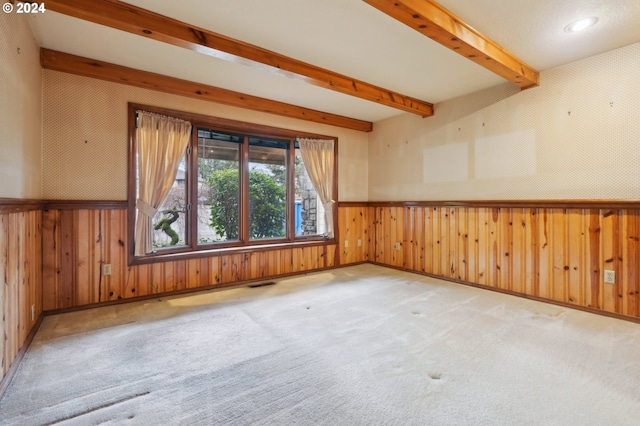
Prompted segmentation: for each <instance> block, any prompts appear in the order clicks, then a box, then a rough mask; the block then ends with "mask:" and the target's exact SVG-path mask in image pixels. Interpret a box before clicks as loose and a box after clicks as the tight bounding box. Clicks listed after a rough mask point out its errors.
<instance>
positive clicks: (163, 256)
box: [129, 238, 337, 266]
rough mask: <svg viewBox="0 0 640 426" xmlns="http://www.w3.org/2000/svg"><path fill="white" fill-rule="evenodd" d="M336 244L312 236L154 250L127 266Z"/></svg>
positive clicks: (130, 261) (138, 257) (136, 258)
mask: <svg viewBox="0 0 640 426" xmlns="http://www.w3.org/2000/svg"><path fill="white" fill-rule="evenodd" d="M333 244H337V240H336V239H335V238H331V239H325V238H314V239H307V240H304V241H295V242H284V243H274V244H255V245H246V246H237V247H224V248H216V249H204V250H188V249H187V250H185V251H181V252H172V253H163V252H161V251H160V252H156V253H151V254H147V255H145V256H134V257H133V258H130V259H129V266H135V265H148V264H153V263H163V262H174V261H180V260H189V259H201V258H205V257H216V256H225V255H231V254H244V253H255V252H261V251H272V250H282V249H291V248H305V247H313V246H329V245H333Z"/></svg>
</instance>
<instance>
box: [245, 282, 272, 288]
mask: <svg viewBox="0 0 640 426" xmlns="http://www.w3.org/2000/svg"><path fill="white" fill-rule="evenodd" d="M274 284H275V281H269V282H267V283H257V284H250V285H249V288H256V287H264V286H267V285H274Z"/></svg>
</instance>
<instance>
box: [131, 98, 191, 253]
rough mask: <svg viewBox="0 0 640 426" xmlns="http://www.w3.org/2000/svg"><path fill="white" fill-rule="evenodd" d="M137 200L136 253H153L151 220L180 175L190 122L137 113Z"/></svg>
mask: <svg viewBox="0 0 640 426" xmlns="http://www.w3.org/2000/svg"><path fill="white" fill-rule="evenodd" d="M137 113H138V128H137V129H136V141H137V153H138V199H137V200H136V208H137V210H138V217H137V219H136V239H135V254H136V255H140V254H146V253H150V252H151V251H152V250H153V246H152V242H153V228H152V224H151V219H152V218H153V216H154V215H155V214H156V212H157V211H158V207H159V206H160V205H161V204H162V202H163V201H164V199H165V198H166V196H167V194H168V193H169V190H170V189H171V186H172V185H173V182H174V181H175V179H176V174H177V173H178V166H179V165H180V160H181V159H182V157H183V155H184V153H185V150H186V149H187V146H188V145H189V137H190V135H191V123H189V122H188V121H184V120H179V119H177V118H172V117H166V116H163V115H159V114H153V113H150V112H146V111H137Z"/></svg>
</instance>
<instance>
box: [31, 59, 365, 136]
mask: <svg viewBox="0 0 640 426" xmlns="http://www.w3.org/2000/svg"><path fill="white" fill-rule="evenodd" d="M40 62H41V64H42V67H43V68H45V69H50V70H55V71H62V72H66V73H70V74H76V75H81V76H84V77H92V78H97V79H100V80H106V81H111V82H115V83H121V84H127V85H130V86H135V87H142V88H144V89H151V90H157V91H160V92H166V93H171V94H174V95H180V96H187V97H190V98H196V99H200V100H205V101H210V102H215V103H219V104H225V105H231V106H234V107H239V108H245V109H251V110H254V111H260V112H267V113H270V114H277V115H282V116H285V117H291V118H297V119H300V120H306V121H313V122H315V123H322V124H328V125H330V126H337V127H343V128H347V129H352V130H359V131H361V132H370V131H371V130H372V129H373V123H371V122H369V121H363V120H357V119H354V118H349V117H343V116H340V115H335V114H329V113H326V112H322V111H316V110H312V109H308V108H303V107H299V106H296V105H290V104H286V103H283V102H277V101H272V100H269V99H264V98H259V97H256V96H251V95H246V94H244V93H239V92H234V91H231V90H227V89H221V88H218V87H213V86H207V85H204V84H199V83H194V82H191V81H187V80H181V79H178V78H173V77H167V76H164V75H160V74H155V73H151V72H147V71H141V70H137V69H133V68H128V67H123V66H121V65H115V64H111V63H108V62H102V61H97V60H95V59H89V58H84V57H81V56H76V55H70V54H68V53H62V52H58V51H55V50H49V49H40Z"/></svg>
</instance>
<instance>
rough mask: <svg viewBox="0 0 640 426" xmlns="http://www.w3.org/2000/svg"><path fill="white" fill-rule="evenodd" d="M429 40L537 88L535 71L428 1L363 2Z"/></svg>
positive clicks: (372, 0)
mask: <svg viewBox="0 0 640 426" xmlns="http://www.w3.org/2000/svg"><path fill="white" fill-rule="evenodd" d="M364 2H366V3H368V4H369V5H371V6H373V7H375V8H376V9H378V10H380V11H381V12H383V13H385V14H387V15H389V16H391V17H392V18H395V19H397V20H398V21H400V22H402V23H403V24H405V25H407V26H409V27H411V28H413V29H414V30H416V31H418V32H419V33H421V34H424V35H425V36H427V37H429V38H430V39H432V40H434V41H436V42H438V43H440V44H441V45H443V46H445V47H447V48H449V49H451V50H453V51H454V52H456V53H458V54H460V55H462V56H464V57H466V58H467V59H469V60H471V61H473V62H475V63H477V64H478V65H481V66H483V67H485V68H486V69H488V70H489V71H492V72H494V73H496V74H498V75H499V76H501V77H502V78H504V79H506V80H508V81H510V82H512V83H514V84H516V85H517V86H519V87H520V88H521V89H528V88H529V87H534V86H538V85H539V81H540V77H539V74H538V71H536V70H535V69H533V68H531V67H530V66H529V65H527V64H525V63H524V62H522V61H521V60H520V59H518V58H517V57H515V56H514V55H512V54H511V53H509V52H507V51H506V50H505V49H504V48H502V47H501V46H500V45H499V44H497V43H496V42H494V41H492V40H490V39H489V38H487V37H486V36H484V35H482V34H480V33H479V32H478V31H476V30H475V29H473V28H472V27H471V26H470V25H468V24H467V23H465V22H464V21H463V20H462V19H460V18H458V17H457V16H456V15H454V14H453V13H451V12H450V11H448V10H447V9H445V8H444V7H442V6H441V5H439V4H438V3H436V2H434V1H431V0H364Z"/></svg>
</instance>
